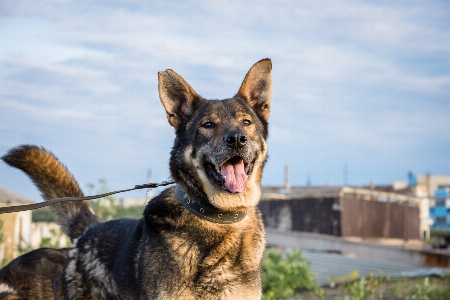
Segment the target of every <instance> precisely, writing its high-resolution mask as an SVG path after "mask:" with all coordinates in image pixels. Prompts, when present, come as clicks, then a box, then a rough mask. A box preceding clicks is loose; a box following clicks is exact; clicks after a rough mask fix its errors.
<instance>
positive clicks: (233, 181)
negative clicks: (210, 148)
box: [220, 159, 248, 193]
mask: <svg viewBox="0 0 450 300" xmlns="http://www.w3.org/2000/svg"><path fill="white" fill-rule="evenodd" d="M220 174H222V176H226V180H225V186H226V188H227V189H228V190H229V191H231V192H232V193H242V192H243V191H244V190H245V186H246V185H247V177H248V176H247V174H245V170H244V161H243V160H242V159H239V161H235V160H233V162H230V161H228V162H226V163H225V164H223V166H222V167H220Z"/></svg>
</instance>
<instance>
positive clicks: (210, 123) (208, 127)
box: [202, 122, 216, 129]
mask: <svg viewBox="0 0 450 300" xmlns="http://www.w3.org/2000/svg"><path fill="white" fill-rule="evenodd" d="M214 126H216V125H215V124H214V123H213V122H206V123H205V124H203V125H202V127H203V128H206V129H211V128H214Z"/></svg>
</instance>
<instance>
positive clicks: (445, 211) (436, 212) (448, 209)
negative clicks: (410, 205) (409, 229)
mask: <svg viewBox="0 0 450 300" xmlns="http://www.w3.org/2000/svg"><path fill="white" fill-rule="evenodd" d="M430 216H431V218H432V219H433V221H434V224H433V228H436V229H450V188H449V187H440V188H437V189H436V190H435V192H434V207H432V208H430Z"/></svg>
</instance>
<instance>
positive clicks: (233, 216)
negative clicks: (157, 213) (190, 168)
mask: <svg viewBox="0 0 450 300" xmlns="http://www.w3.org/2000/svg"><path fill="white" fill-rule="evenodd" d="M175 197H176V198H177V200H178V202H180V203H181V204H182V205H183V206H184V207H185V208H186V209H187V210H188V211H190V212H191V213H193V214H194V215H196V216H197V217H199V218H202V219H204V220H207V221H210V222H214V223H220V224H232V223H236V222H239V221H240V220H242V219H243V218H245V216H246V215H247V211H246V210H239V211H234V212H230V211H222V210H220V209H218V208H216V207H214V206H212V205H211V204H208V205H207V204H204V205H200V204H198V203H193V202H192V201H191V200H190V199H189V198H188V197H187V196H186V194H185V193H184V192H183V191H182V190H181V188H180V186H179V185H177V187H176V188H175Z"/></svg>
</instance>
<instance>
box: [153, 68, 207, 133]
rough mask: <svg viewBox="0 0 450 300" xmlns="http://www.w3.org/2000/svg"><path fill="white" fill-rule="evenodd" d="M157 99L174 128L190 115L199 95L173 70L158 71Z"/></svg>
mask: <svg viewBox="0 0 450 300" xmlns="http://www.w3.org/2000/svg"><path fill="white" fill-rule="evenodd" d="M158 90H159V99H160V100H161V103H162V104H163V106H164V108H165V110H166V114H167V119H168V121H169V123H170V125H172V126H173V127H174V128H175V129H178V127H179V126H180V124H181V122H183V121H184V120H186V119H187V118H188V117H189V116H191V115H192V113H193V111H194V107H195V104H196V103H197V101H198V100H199V99H200V96H199V95H198V94H197V93H196V92H195V91H194V89H193V88H192V87H191V86H190V85H189V84H188V83H187V82H186V81H185V80H184V79H183V77H181V76H180V75H178V74H177V73H175V71H173V70H170V69H169V70H165V71H161V72H158Z"/></svg>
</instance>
